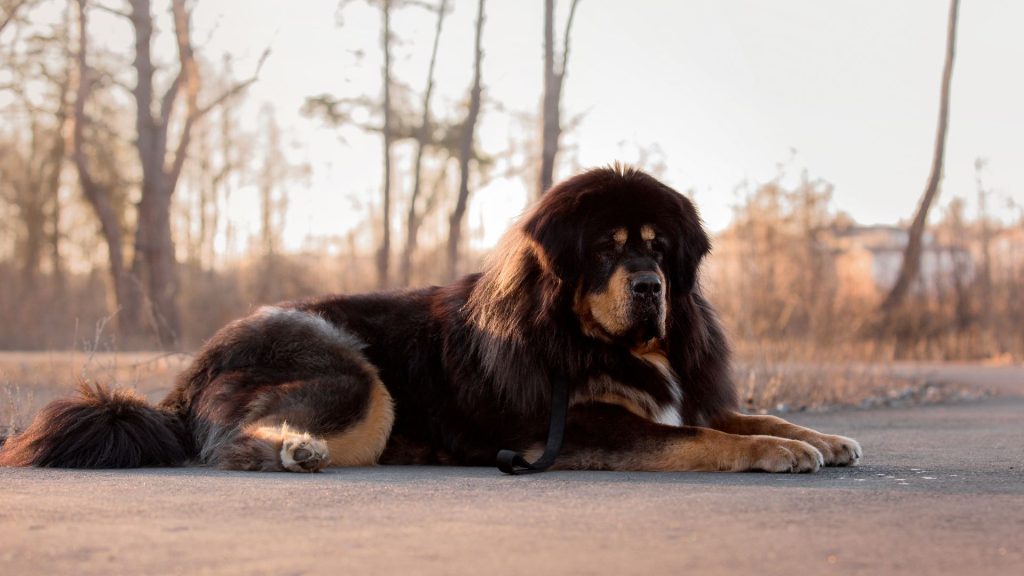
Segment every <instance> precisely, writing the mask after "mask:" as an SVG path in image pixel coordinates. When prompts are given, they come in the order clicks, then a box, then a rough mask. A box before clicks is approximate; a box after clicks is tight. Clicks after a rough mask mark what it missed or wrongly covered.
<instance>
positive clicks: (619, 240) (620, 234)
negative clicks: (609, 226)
mask: <svg viewBox="0 0 1024 576" xmlns="http://www.w3.org/2000/svg"><path fill="white" fill-rule="evenodd" d="M612 238H613V239H614V240H615V243H616V244H618V245H619V246H625V245H626V240H629V230H626V229H625V228H616V229H615V232H613V233H612Z"/></svg>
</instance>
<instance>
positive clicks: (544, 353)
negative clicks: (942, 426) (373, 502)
mask: <svg viewBox="0 0 1024 576" xmlns="http://www.w3.org/2000/svg"><path fill="white" fill-rule="evenodd" d="M709 246H710V243H709V240H708V237H707V235H706V233H705V232H704V230H703V227H702V225H701V222H700V219H699V217H698V214H697V211H696V209H695V208H694V206H693V204H692V203H691V202H690V201H689V200H688V199H687V198H685V197H684V196H682V195H680V194H678V193H676V192H675V191H673V190H672V189H670V188H669V187H668V186H666V185H664V184H662V183H661V182H659V181H657V180H656V179H654V178H652V177H651V176H649V175H647V174H645V173H643V172H640V171H638V170H634V169H629V168H622V167H619V166H615V167H612V168H605V169H598V170H592V171H589V172H585V173H583V174H581V175H578V176H576V177H574V178H571V179H569V180H567V181H565V182H563V183H561V184H559V185H558V186H556V187H555V188H553V189H552V190H550V191H549V192H548V193H547V194H545V195H544V197H543V198H542V199H541V200H540V201H539V202H538V203H537V204H536V205H535V206H534V207H533V208H532V209H531V210H530V211H529V212H528V213H527V214H525V215H524V216H523V217H522V219H521V220H520V222H519V224H518V225H517V226H515V227H514V228H513V229H511V230H510V231H509V232H508V234H506V236H505V238H504V239H503V240H502V242H501V244H500V245H499V246H498V248H497V249H496V250H495V252H494V255H493V258H492V260H491V262H490V263H489V264H488V265H487V266H486V267H485V269H484V271H483V272H482V273H480V274H475V275H471V276H468V277H465V278H463V279H462V280H460V281H458V282H456V283H454V284H452V285H448V286H442V287H430V288H424V289H419V290H408V291H397V292H385V293H376V294H367V295H359V296H330V297H325V298H320V299H315V300H310V301H304V302H295V303H287V304H283V305H279V306H276V307H267V308H262V309H260V310H259V311H258V312H256V313H255V314H253V315H251V316H249V317H246V318H243V319H241V320H238V321H235V322H234V323H232V324H230V325H228V326H227V327H225V328H224V329H222V330H221V331H220V332H218V333H217V334H216V335H215V336H214V337H213V338H212V339H211V340H210V341H209V342H208V343H207V344H206V345H205V346H204V347H203V349H202V350H201V351H200V352H199V354H198V356H197V358H196V359H195V361H194V362H193V364H192V366H191V367H190V368H189V369H188V370H186V371H185V373H183V374H182V375H181V376H180V378H179V381H178V384H177V386H176V388H175V389H174V390H173V391H172V392H171V393H170V394H169V395H168V397H167V398H166V399H165V400H164V401H163V402H162V403H161V404H160V405H159V406H148V405H145V404H144V403H143V402H142V401H141V400H139V399H138V398H136V397H135V396H132V395H130V394H127V393H123V392H114V393H110V392H107V391H105V390H103V389H88V390H85V391H84V392H83V394H82V395H81V396H80V397H79V398H77V399H64V400H60V401H57V402H55V403H53V404H51V405H50V406H48V407H47V408H45V409H44V410H43V411H42V412H41V413H40V414H39V416H38V417H37V418H36V420H35V421H34V422H33V424H32V425H31V426H30V427H29V429H28V430H26V431H25V432H24V433H22V434H20V435H18V436H16V437H14V438H11V439H10V440H8V441H7V443H6V445H5V446H4V447H3V448H2V450H0V465H14V466H28V465H32V466H54V467H134V466H157V465H181V464H201V465H212V466H219V467H223V468H230V469H246V470H291V471H297V472H301V471H316V470H319V469H321V468H323V467H324V466H343V465H369V464H374V463H377V462H380V463H405V464H411V463H452V464H468V465H488V464H492V463H493V462H494V457H495V454H496V452H497V451H498V450H499V449H501V448H512V449H517V450H520V451H523V452H533V451H536V450H537V449H538V446H540V445H541V444H542V443H543V440H544V437H545V433H546V427H547V421H548V418H549V415H550V400H551V399H550V396H551V385H550V382H551V377H552V375H553V374H560V375H561V376H562V377H565V378H566V379H567V380H568V381H569V382H570V383H571V386H572V390H571V394H572V401H571V407H570V420H569V426H568V430H567V435H566V441H565V448H564V451H563V455H562V457H561V458H560V459H559V461H558V465H559V466H561V467H563V468H591V469H644V470H747V469H758V470H769V471H809V470H815V469H817V467H818V466H820V465H821V464H849V463H852V462H854V461H856V459H857V458H859V456H860V447H859V446H858V445H857V444H856V442H854V441H852V440H850V439H847V438H843V437H840V436H829V435H824V434H819V433H817V432H814V431H813V430H808V429H806V428H801V427H798V426H794V425H792V424H789V423H786V422H784V421H782V420H780V419H777V418H772V417H751V416H744V415H742V414H740V413H739V412H738V410H737V401H736V393H735V389H734V387H733V384H732V381H731V380H730V375H729V350H728V346H727V343H726V339H725V337H724V335H723V333H722V330H721V328H720V326H719V323H718V320H717V318H716V316H715V313H714V311H713V309H712V308H711V305H710V304H709V303H708V302H707V300H705V298H704V297H703V295H702V294H701V290H700V287H699V284H698V281H697V279H698V270H699V266H700V262H701V260H702V259H703V257H704V256H705V255H706V254H707V252H708V250H709Z"/></svg>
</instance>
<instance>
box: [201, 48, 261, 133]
mask: <svg viewBox="0 0 1024 576" xmlns="http://www.w3.org/2000/svg"><path fill="white" fill-rule="evenodd" d="M269 56H270V46H267V48H266V49H265V50H264V51H263V54H262V55H260V60H259V63H257V64H256V71H255V72H253V74H252V76H250V77H249V78H248V79H246V80H243V81H242V82H239V83H238V84H235V85H234V86H232V87H231V88H229V89H228V90H227V91H225V92H224V93H223V94H221V95H220V96H217V97H216V98H214V99H213V100H212V101H211V102H209V103H208V104H206V105H205V106H202V107H201V108H199V109H197V110H196V111H195V112H194V113H192V119H193V120H198V119H199V118H202V117H203V116H205V115H206V114H208V113H209V112H210V111H211V110H213V109H214V108H216V107H218V106H220V105H221V104H223V103H225V102H227V101H228V100H230V99H231V98H234V97H235V96H237V95H238V94H240V93H241V92H243V91H245V89H246V88H248V87H249V86H252V85H253V84H255V83H256V81H257V80H259V75H260V70H262V69H263V64H264V62H266V61H267V58H268V57H269Z"/></svg>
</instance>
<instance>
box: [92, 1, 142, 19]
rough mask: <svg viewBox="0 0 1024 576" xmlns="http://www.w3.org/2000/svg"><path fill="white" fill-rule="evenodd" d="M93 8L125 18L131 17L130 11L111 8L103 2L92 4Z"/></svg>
mask: <svg viewBox="0 0 1024 576" xmlns="http://www.w3.org/2000/svg"><path fill="white" fill-rule="evenodd" d="M93 8H95V9H97V10H99V11H100V12H106V13H107V14H112V15H114V16H119V17H121V18H125V19H127V20H131V19H132V15H131V14H130V13H128V12H125V11H124V10H118V9H117V8H111V7H110V6H105V5H103V4H93Z"/></svg>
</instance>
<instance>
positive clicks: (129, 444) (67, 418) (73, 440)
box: [0, 384, 192, 468]
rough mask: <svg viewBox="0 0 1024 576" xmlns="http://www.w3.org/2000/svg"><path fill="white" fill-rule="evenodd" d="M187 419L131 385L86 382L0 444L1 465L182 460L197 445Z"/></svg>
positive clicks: (155, 463) (94, 464)
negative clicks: (123, 387) (112, 387)
mask: <svg viewBox="0 0 1024 576" xmlns="http://www.w3.org/2000/svg"><path fill="white" fill-rule="evenodd" d="M191 445H192V439H191V434H190V433H189V431H188V428H187V426H186V424H185V423H184V422H183V421H182V419H181V418H180V417H179V416H178V415H177V414H175V413H174V412H171V411H170V410H165V409H162V408H159V407H156V406H152V405H150V404H148V403H147V402H146V401H145V400H144V399H143V398H142V397H141V396H139V395H137V394H135V393H134V392H132V391H131V390H113V391H112V390H109V389H107V388H105V387H103V386H100V385H96V386H89V385H88V384H82V386H81V387H80V388H79V395H78V396H77V397H72V398H62V399H60V400H55V401H53V402H51V403H50V404H48V405H47V406H46V407H45V408H43V409H42V410H41V411H40V412H39V414H38V415H37V416H36V418H35V420H33V421H32V424H30V425H29V427H28V428H27V429H26V430H25V431H24V432H22V433H20V434H17V435H15V436H11V437H10V438H8V439H7V441H6V442H4V443H3V445H2V447H0V466H42V467H49V468H138V467H141V466H178V465H181V464H184V463H185V462H186V461H187V460H188V459H189V456H190V453H191V452H192V450H191V449H190V446H191Z"/></svg>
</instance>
